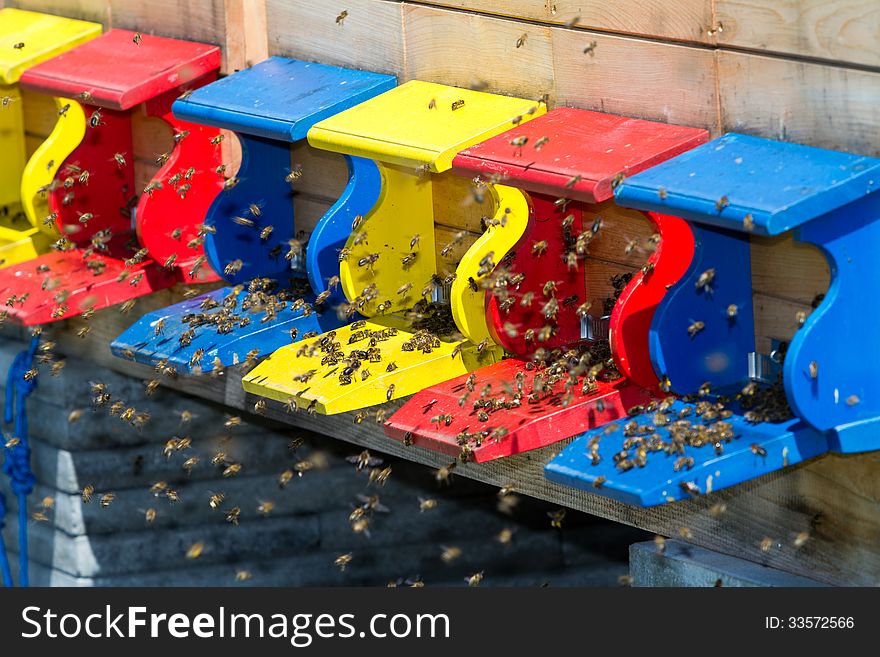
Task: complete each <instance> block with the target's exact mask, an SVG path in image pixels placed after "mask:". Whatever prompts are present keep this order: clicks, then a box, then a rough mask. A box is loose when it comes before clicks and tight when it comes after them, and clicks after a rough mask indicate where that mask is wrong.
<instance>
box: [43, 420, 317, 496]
mask: <svg viewBox="0 0 880 657" xmlns="http://www.w3.org/2000/svg"><path fill="white" fill-rule="evenodd" d="M221 440H222V439H221V438H216V437H215V438H207V439H203V440H196V441H193V444H192V446H191V447H190V449H188V450H186V451H184V452H179V453H174V454H173V455H172V456H171V458H166V457H165V455H164V453H163V444H162V443H158V444H157V443H151V444H146V445H136V446H118V447H110V448H104V449H91V450H73V451H71V450H67V449H59V448H57V447H55V446H54V445H51V444H49V443H47V442H45V441H44V440H42V439H40V438H33V437H32V438H31V439H30V442H31V449H32V450H33V453H32V455H31V464H32V467H33V470H34V474H35V476H36V477H37V481H38V482H40V483H41V484H43V485H45V486H46V487H48V488H54V489H56V490H58V491H60V492H63V493H70V494H78V493H79V492H80V491H81V490H82V489H83V487H84V486H86V485H92V486H95V488H96V489H97V490H105V491H106V490H119V489H124V488H137V487H148V486H151V485H152V484H153V483H155V482H157V481H167V482H168V483H169V484H176V483H179V482H191V481H200V480H205V479H219V478H220V476H221V473H222V470H221V469H220V468H218V467H215V466H212V465H211V459H212V457H213V456H214V455H215V454H216V452H217V450H218V449H220V448H221V447H220V442H221ZM289 442H290V440H289V438H288V437H287V436H283V435H280V434H275V433H264V434H255V435H247V436H236V437H235V438H234V439H233V440H231V441H228V442H225V443H224V444H223V446H222V449H223V451H225V452H226V453H227V455H228V456H229V458H230V459H231V460H233V461H235V462H237V463H241V464H242V465H243V468H242V474H245V475H255V474H280V473H281V472H283V471H284V470H285V469H286V468H287V467H289V465H290V464H292V463H294V462H295V461H296V460H299V459H300V458H305V457H306V456H308V454H309V453H310V451H311V450H310V449H309V447H308V446H307V445H304V446H303V447H301V448H299V449H298V450H297V451H296V452H295V453H294V452H291V451H290V450H289V449H288V443H289ZM191 456H198V457H199V459H200V461H199V463H198V465H197V466H196V467H194V468H193V470H192V474H190V475H187V474H186V472H185V471H184V470H183V467H182V464H183V462H184V461H186V459H188V458H190V457H191ZM50 494H51V493H50Z"/></svg>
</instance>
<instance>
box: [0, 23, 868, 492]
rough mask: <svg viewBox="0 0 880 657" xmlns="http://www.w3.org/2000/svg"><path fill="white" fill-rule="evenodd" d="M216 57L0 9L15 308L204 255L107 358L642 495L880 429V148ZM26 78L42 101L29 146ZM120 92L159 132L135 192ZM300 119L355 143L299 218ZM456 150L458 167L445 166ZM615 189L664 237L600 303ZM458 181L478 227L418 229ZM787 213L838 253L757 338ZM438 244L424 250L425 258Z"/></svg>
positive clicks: (168, 276)
mask: <svg viewBox="0 0 880 657" xmlns="http://www.w3.org/2000/svg"><path fill="white" fill-rule="evenodd" d="M219 62H220V53H219V50H218V49H217V48H216V47H214V46H209V45H204V44H199V43H192V42H186V41H179V40H173V39H166V38H161V37H157V36H141V35H136V34H134V33H132V32H126V31H123V30H111V31H109V32H108V33H106V34H103V35H101V34H100V27H99V26H97V25H94V24H90V23H85V22H81V21H74V20H69V19H63V18H58V17H54V16H47V15H42V14H34V13H29V12H22V11H18V10H13V9H6V10H2V11H0V96H2V97H3V106H2V108H0V140H2V142H3V149H2V150H3V153H4V157H3V160H2V163H0V167H3V168H2V169H0V175H2V178H0V206H2V208H3V211H2V217H0V257H2V258H4V262H3V265H4V267H3V268H2V269H0V290H2V292H0V298H2V299H4V300H8V301H6V308H5V312H6V313H7V316H8V319H10V320H14V321H18V322H20V323H22V324H24V325H28V326H33V325H39V324H45V323H49V322H53V321H57V320H62V319H65V318H69V317H72V316H76V315H78V314H82V313H86V312H92V311H93V310H97V309H101V308H104V307H108V306H111V305H114V304H120V303H124V302H127V301H130V300H131V299H133V298H135V297H138V296H142V295H145V294H149V293H151V292H154V291H156V290H159V289H163V288H168V287H170V286H172V285H174V284H175V283H177V282H188V283H195V282H217V281H219V280H222V281H224V282H225V283H227V284H228V286H227V287H223V288H220V289H213V291H210V292H208V293H206V294H203V295H202V296H198V297H196V298H191V299H188V300H186V301H184V302H182V303H179V304H176V305H174V306H170V307H168V308H165V309H163V310H161V311H158V312H154V313H150V314H148V315H146V316H143V317H141V318H140V319H139V320H138V321H136V323H135V324H134V325H133V326H131V327H130V328H129V329H128V330H127V331H125V333H123V334H122V335H121V336H119V338H118V339H117V340H116V341H115V342H114V343H113V345H112V349H113V351H114V353H115V354H117V355H118V356H121V357H125V358H129V359H135V360H138V361H140V362H144V363H152V364H156V363H165V364H166V365H168V366H173V367H174V368H176V370H177V371H178V372H179V373H181V374H186V373H190V374H192V373H197V372H208V371H211V370H214V369H217V368H220V367H225V366H228V365H233V364H236V363H239V362H241V361H245V360H251V361H253V360H254V359H255V358H261V357H266V356H268V358H266V359H265V360H262V361H261V362H260V363H259V364H258V365H257V366H256V367H255V368H254V369H252V370H251V371H250V372H249V373H248V374H247V375H246V377H245V379H244V387H245V390H247V391H248V392H250V393H254V394H256V395H260V396H263V397H266V398H269V399H273V400H277V401H280V402H282V403H285V404H289V405H290V406H291V407H293V406H296V407H299V408H300V409H305V410H306V411H308V412H310V413H318V414H335V413H342V412H350V411H355V412H359V411H363V410H364V409H368V408H369V407H372V406H377V405H379V404H384V403H386V402H389V401H393V400H397V399H403V398H408V399H406V400H405V401H404V402H403V404H402V406H400V407H399V409H398V410H397V411H396V412H394V413H393V414H391V415H390V416H389V417H388V419H387V421H386V422H385V429H386V433H387V434H388V436H390V437H391V438H393V439H397V440H401V441H404V442H406V443H408V444H414V445H417V446H421V447H424V448H427V449H430V450H435V451H439V452H443V453H447V454H449V455H450V456H452V457H461V458H464V459H469V460H472V461H477V462H483V461H487V460H490V459H495V458H502V457H509V456H511V455H515V454H518V453H521V452H525V451H528V450H533V449H536V448H539V447H544V446H547V445H550V444H552V443H557V442H559V443H560V445H559V447H560V450H561V451H558V452H557V453H556V454H555V456H553V457H552V458H551V459H550V461H549V463H548V464H547V465H546V468H545V473H546V476H547V477H548V478H550V479H551V480H553V481H555V482H559V483H562V484H565V485H569V486H574V487H578V488H583V489H586V490H589V491H592V492H594V493H596V494H600V495H605V496H609V497H613V498H616V499H619V500H623V501H625V502H629V503H633V504H639V505H654V504H662V503H666V502H671V501H675V500H679V499H683V498H687V497H690V496H693V495H700V494H708V493H711V492H712V491H713V490H718V489H721V488H724V487H727V486H730V485H732V484H735V483H738V482H742V481H744V480H748V479H751V478H753V477H755V476H758V475H761V474H764V473H767V472H770V471H773V470H777V469H780V468H783V467H785V466H789V465H793V464H796V463H798V462H801V461H803V460H805V459H809V458H812V457H814V456H816V455H819V454H822V453H825V452H828V451H837V452H844V453H850V452H861V451H867V450H873V449H876V448H877V447H878V444H877V443H878V438H877V436H878V435H880V434H878V431H877V430H876V429H875V427H874V424H875V422H876V419H877V417H878V415H880V379H878V377H877V376H874V375H873V370H874V369H875V368H876V366H877V364H880V341H878V340H876V339H874V336H873V335H872V333H873V330H874V327H876V326H878V321H877V320H878V319H880V317H878V315H880V313H878V304H877V303H876V302H875V301H874V300H873V298H872V297H871V296H869V295H863V294H862V290H863V289H864V290H869V289H872V287H871V286H870V285H869V283H870V282H871V281H875V280H876V274H875V273H874V271H873V269H872V263H871V261H870V259H871V257H872V254H873V253H874V252H875V251H876V246H878V245H880V234H878V228H877V225H878V224H877V222H876V221H875V219H877V218H878V217H880V194H877V193H876V192H877V190H878V189H880V160H876V159H872V158H869V157H862V156H858V155H852V154H846V153H841V152H836V151H830V150H823V149H817V148H810V147H806V146H800V145H794V144H788V143H782V142H777V141H771V140H767V139H760V138H755V137H749V136H745V135H741V134H726V135H724V136H722V137H719V138H717V139H713V140H710V139H709V135H708V134H707V132H706V131H705V130H701V129H695V128H688V127H680V126H671V125H665V124H660V123H655V122H651V121H644V120H636V119H630V118H625V117H620V116H613V115H609V114H604V113H597V112H589V111H585V110H579V109H570V108H558V109H554V110H552V111H548V108H547V107H546V104H545V103H543V102H535V101H532V100H527V99H522V98H511V97H506V96H501V95H494V94H489V93H483V92H478V91H474V90H468V89H460V88H455V87H450V86H445V85H442V84H433V83H427V82H421V81H411V82H408V83H406V84H403V85H400V86H398V85H397V81H396V80H395V78H394V77H391V76H388V75H381V74H376V73H369V72H364V71H356V70H350V69H345V68H338V67H333V66H326V65H322V64H317V63H307V62H303V61H297V60H291V59H284V58H280V57H273V58H271V59H269V60H267V61H265V62H262V63H260V64H258V65H256V66H254V67H252V68H249V69H246V70H244V71H240V72H237V73H234V74H232V75H230V76H228V77H225V78H222V79H218V75H217V71H218V67H219ZM20 88H25V89H28V90H30V91H32V92H39V93H43V94H48V95H50V96H52V97H54V98H55V104H56V107H57V110H58V119H57V126H56V128H55V129H54V131H53V132H52V134H51V135H50V136H49V138H48V139H47V140H46V141H45V142H44V143H43V144H42V145H41V146H40V147H39V148H37V150H36V152H34V153H33V155H32V156H31V157H30V159H29V160H27V162H25V157H24V132H23V127H22V123H23V120H22V116H23V115H22V105H23V103H22V98H21V93H20ZM645 102H646V103H650V102H651V100H650V99H648V98H646V99H645ZM135 112H143V113H145V114H146V115H147V116H152V117H158V118H160V119H162V120H164V121H165V122H167V123H168V124H170V125H171V127H172V129H173V131H174V142H175V146H174V148H173V150H171V151H170V152H169V153H167V154H165V155H163V156H162V157H161V158H160V164H161V167H160V169H159V171H158V173H157V174H156V175H155V177H154V178H153V179H152V181H150V182H149V183H148V184H147V185H146V186H145V187H143V188H140V186H138V187H136V186H135V178H134V172H133V159H134V158H133V150H134V149H133V145H132V117H133V115H134V113H135ZM221 128H222V129H225V130H229V131H232V132H234V133H235V134H236V136H237V138H238V140H239V142H240V144H241V149H242V162H241V166H240V169H239V170H238V171H237V172H234V171H227V170H226V166H225V165H224V162H223V158H222V156H221V154H222V152H223V144H222V139H223V137H222V135H223V133H221V132H220V129H221ZM301 140H308V143H309V145H310V146H311V147H313V148H316V149H323V150H327V151H332V152H335V153H339V154H341V155H343V156H344V157H345V160H346V162H347V165H348V182H347V185H346V186H345V188H344V191H343V192H342V194H341V196H340V197H339V199H338V200H337V201H336V203H335V204H334V205H332V207H330V209H329V210H328V211H327V212H326V213H325V214H324V215H323V217H322V218H321V219H320V220H319V221H318V223H317V225H316V226H315V227H314V229H313V230H312V231H311V233H310V234H309V235H308V236H305V235H304V231H303V229H302V226H300V227H299V228H298V226H297V219H296V217H294V210H293V203H292V198H293V191H294V189H295V188H296V183H297V181H298V179H299V178H300V176H301V175H302V174H303V172H302V171H300V170H299V169H298V168H297V167H296V166H295V165H292V163H291V144H292V143H295V142H298V141H301ZM452 176H461V177H462V178H463V179H464V180H468V181H470V182H469V184H465V185H459V186H449V185H446V184H443V185H441V184H440V183H441V182H442V181H444V180H448V179H449V177H452ZM450 190H460V191H453V192H450ZM306 191H308V190H306ZM615 204H616V206H619V207H624V208H630V209H632V210H636V211H639V213H640V214H639V217H638V219H639V220H641V221H644V220H645V218H646V219H647V220H648V221H649V222H651V224H652V225H653V227H654V235H653V236H652V237H651V238H650V239H649V240H648V244H647V245H640V246H639V248H640V249H644V252H645V264H644V267H643V268H642V269H641V270H640V271H639V272H637V273H636V274H635V275H634V276H633V277H632V279H631V280H629V281H628V282H627V283H626V285H625V287H623V289H622V290H620V294H619V296H618V297H617V298H616V301H614V303H613V308H608V309H603V308H598V307H591V306H590V303H589V301H588V300H589V299H590V298H591V296H593V295H591V290H590V289H589V281H590V277H589V276H588V275H587V274H588V272H587V269H588V266H589V265H588V255H589V251H590V242H591V240H592V239H594V238H596V237H597V235H602V234H603V233H602V231H603V230H604V231H608V230H621V231H622V232H623V233H625V232H626V226H622V227H621V226H620V225H617V224H616V225H615V226H612V227H608V226H603V223H602V216H603V214H607V213H608V212H609V211H610V210H609V208H613V207H615ZM462 208H465V211H468V208H470V211H474V209H475V208H476V210H477V212H478V214H479V213H482V215H483V216H482V219H481V221H480V229H481V230H482V234H481V235H480V236H479V238H478V239H476V241H474V242H472V243H471V244H470V245H469V246H467V245H464V246H466V247H467V248H464V246H462V241H463V237H462V235H461V234H454V235H453V236H452V237H451V240H450V238H448V232H449V231H447V237H446V238H444V240H441V239H440V237H439V236H438V231H437V228H436V224H435V222H436V221H440V222H441V223H442V218H443V217H442V215H443V214H444V213H445V212H452V211H462ZM633 214H635V213H630V216H632V215H633ZM633 220H634V221H635V220H636V219H635V218H634V219H633ZM788 231H793V233H794V237H795V239H796V240H800V241H803V242H809V243H812V244H815V245H817V246H819V247H820V248H821V250H822V252H823V254H824V255H825V256H826V257H827V259H828V260H829V263H830V265H831V271H832V280H831V286H830V288H829V290H828V292H827V294H826V296H825V297H824V300H822V302H821V303H820V304H819V305H818V307H817V309H816V310H815V311H814V312H813V313H812V314H810V315H809V316H808V317H806V316H805V317H802V318H801V319H802V326H801V327H800V329H799V330H798V331H797V333H796V334H795V336H794V338H793V339H792V340H791V341H790V342H787V343H785V344H781V345H778V348H776V350H775V351H774V353H773V355H772V358H771V357H768V356H767V355H762V354H759V353H757V352H756V347H755V338H754V334H755V330H754V312H753V307H752V305H753V304H752V280H751V268H750V256H749V240H750V236H751V235H752V234H754V235H763V236H768V235H778V234H782V233H786V232H788ZM456 250H457V251H458V255H454V257H455V258H458V260H457V264H456V265H455V266H454V268H453V269H454V271H449V272H443V271H441V270H440V269H439V268H438V264H437V262H438V257H437V256H436V253H437V252H440V255H441V257H446V256H448V255H449V254H450V253H453V254H454V253H455V252H456ZM459 256H460V258H459ZM450 257H453V256H450ZM855 345H858V349H857V350H855V349H854V347H855ZM856 354H857V355H856ZM572 437H574V440H573V441H572V442H562V441H566V439H569V438H572Z"/></svg>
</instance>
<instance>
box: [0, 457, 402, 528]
mask: <svg viewBox="0 0 880 657" xmlns="http://www.w3.org/2000/svg"><path fill="white" fill-rule="evenodd" d="M170 485H171V486H172V487H173V488H174V490H175V491H177V493H178V494H179V497H180V501H179V502H171V501H169V500H168V499H167V497H165V496H160V497H156V496H155V495H153V494H152V493H151V492H150V490H149V487H148V486H147V485H143V486H139V487H136V488H126V489H117V490H113V489H110V488H103V487H101V488H97V489H96V491H95V493H94V495H93V496H92V501H91V502H90V503H88V504H85V503H83V501H82V496H81V494H80V493H73V494H71V493H65V492H60V491H58V490H57V489H54V488H49V487H47V486H43V485H41V484H38V485H37V487H36V488H35V490H34V493H33V495H32V496H31V498H30V505H29V508H30V509H31V511H32V512H33V511H34V510H37V509H38V508H39V504H40V500H42V499H43V498H44V497H46V496H51V497H52V498H53V499H54V501H55V508H54V510H53V511H52V512H51V513H49V514H48V515H49V517H50V521H51V523H50V524H51V525H52V526H54V527H55V528H56V529H59V530H61V531H63V532H64V533H66V534H69V535H71V536H80V535H86V534H88V535H91V536H97V535H100V534H112V533H116V532H129V531H140V530H143V529H146V528H148V527H149V528H152V529H165V528H168V529H173V528H177V527H188V526H192V525H199V524H211V523H216V522H219V521H220V520H222V519H223V518H224V516H225V511H226V510H228V509H231V508H233V507H239V508H240V509H241V519H242V520H246V519H248V518H257V517H261V514H260V513H259V511H258V510H257V507H258V506H259V505H260V504H262V503H263V502H266V501H268V502H271V503H273V504H274V505H275V506H274V509H273V510H272V511H271V513H270V514H269V516H270V517H273V518H275V517H279V516H290V515H303V514H307V513H314V512H318V511H324V510H328V509H339V510H341V512H342V513H343V514H345V515H347V514H348V513H350V511H351V508H352V506H351V504H352V502H353V501H356V497H355V496H356V495H357V494H358V493H361V492H367V491H365V488H364V483H363V479H360V480H359V479H358V478H356V477H355V476H354V475H353V473H352V472H351V471H349V469H348V468H340V467H337V468H331V469H329V470H326V471H321V472H309V473H308V475H307V476H305V477H303V478H302V479H300V478H296V477H295V478H294V480H293V481H292V482H291V483H290V484H289V485H288V486H287V487H286V488H284V489H283V490H282V489H281V488H280V487H279V486H278V476H277V475H276V474H271V475H257V476H251V477H246V476H238V477H231V478H228V479H219V478H215V479H202V480H192V481H184V482H178V483H173V484H170ZM108 490H109V491H113V494H114V495H115V498H114V499H113V501H112V502H111V503H110V504H109V505H108V506H107V507H103V506H102V505H101V503H100V499H101V495H102V494H103V493H104V492H106V491H108ZM328 490H332V491H333V494H332V495H328ZM0 491H4V492H6V495H7V499H11V492H10V491H9V487H8V483H7V481H6V478H5V477H3V478H0ZM217 493H222V494H223V495H224V497H225V499H224V501H223V503H222V504H221V505H220V508H219V509H217V510H215V509H211V507H210V504H209V501H210V499H211V496H212V495H214V494H217ZM407 502H412V504H411V505H410V506H411V507H412V508H411V509H409V511H410V512H411V514H412V512H414V510H415V509H417V508H418V500H417V498H416V497H415V496H414V495H411V496H410V499H408V500H407ZM395 506H396V505H395ZM150 508H152V509H155V511H156V519H155V521H154V522H153V523H152V524H151V525H148V524H147V523H146V520H145V512H146V510H147V509H150Z"/></svg>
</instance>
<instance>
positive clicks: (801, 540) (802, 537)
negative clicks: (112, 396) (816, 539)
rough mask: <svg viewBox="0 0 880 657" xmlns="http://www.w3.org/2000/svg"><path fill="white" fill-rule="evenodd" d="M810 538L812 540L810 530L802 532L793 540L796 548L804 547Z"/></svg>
mask: <svg viewBox="0 0 880 657" xmlns="http://www.w3.org/2000/svg"><path fill="white" fill-rule="evenodd" d="M808 540H810V532H800V533H798V535H797V536H795V537H794V541H792V542H793V544H794V546H795V547H796V548H802V547H803V546H804V545H805V544H806V542H807V541H808Z"/></svg>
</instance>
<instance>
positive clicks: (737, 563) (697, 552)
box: [629, 540, 825, 587]
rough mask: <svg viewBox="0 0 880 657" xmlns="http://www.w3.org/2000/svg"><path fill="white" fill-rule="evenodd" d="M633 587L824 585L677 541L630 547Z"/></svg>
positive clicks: (648, 543) (650, 542) (647, 543)
mask: <svg viewBox="0 0 880 657" xmlns="http://www.w3.org/2000/svg"><path fill="white" fill-rule="evenodd" d="M629 554H630V571H631V574H632V578H633V586H703V587H708V586H716V585H720V586H736V587H744V586H746V587H752V586H825V584H822V583H821V582H816V581H814V580H811V579H808V578H806V577H800V576H798V575H792V574H790V573H786V572H784V571H781V570H776V569H775V568H768V567H766V566H762V565H761V564H757V563H753V562H751V561H746V560H744V559H739V558H737V557H732V556H729V555H726V554H721V553H719V552H713V551H711V550H707V549H705V548H701V547H697V546H695V545H689V544H687V543H683V542H681V541H674V540H668V541H666V549H665V550H664V552H663V553H662V554H660V553H658V551H657V547H656V545H655V544H654V542H653V541H649V542H644V543H635V544H633V545H632V546H630V551H629Z"/></svg>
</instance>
